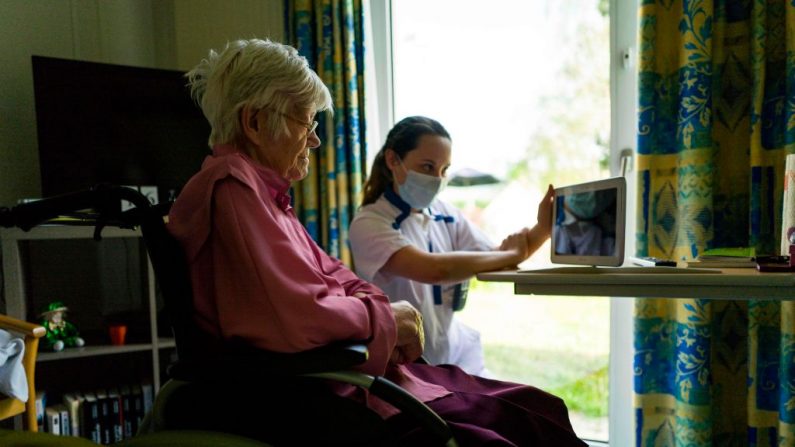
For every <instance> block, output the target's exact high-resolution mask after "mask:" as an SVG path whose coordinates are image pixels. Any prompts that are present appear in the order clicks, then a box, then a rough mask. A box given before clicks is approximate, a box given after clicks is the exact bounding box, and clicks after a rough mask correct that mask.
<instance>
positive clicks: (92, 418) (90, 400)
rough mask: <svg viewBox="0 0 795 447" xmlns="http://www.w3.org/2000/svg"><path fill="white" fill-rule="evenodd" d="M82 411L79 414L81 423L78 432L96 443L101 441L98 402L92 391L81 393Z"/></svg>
mask: <svg viewBox="0 0 795 447" xmlns="http://www.w3.org/2000/svg"><path fill="white" fill-rule="evenodd" d="M82 408H83V411H82V414H81V416H82V417H81V419H82V425H81V428H80V433H82V434H83V437H84V438H88V439H90V440H92V441H94V442H95V443H97V444H100V443H101V442H102V428H101V427H100V414H99V402H97V396H96V395H95V394H94V393H91V392H88V393H84V394H83V405H82Z"/></svg>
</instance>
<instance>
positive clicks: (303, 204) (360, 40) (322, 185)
mask: <svg viewBox="0 0 795 447" xmlns="http://www.w3.org/2000/svg"><path fill="white" fill-rule="evenodd" d="M285 12H286V18H285V21H286V29H287V36H288V40H289V43H290V44H291V45H293V46H295V47H296V48H298V51H299V52H300V53H301V54H302V55H303V56H305V57H306V58H307V59H308V60H309V63H310V64H311V65H312V68H314V69H315V71H317V73H318V75H319V76H320V78H321V79H323V82H325V84H326V85H327V86H328V88H329V90H331V95H332V97H333V99H334V115H333V117H331V116H328V114H325V116H320V117H319V119H318V121H320V125H319V126H318V131H317V132H318V136H320V139H321V141H322V146H321V147H320V148H318V150H317V151H314V152H313V153H312V159H311V160H310V173H309V175H308V176H307V178H306V179H304V180H302V181H301V182H300V183H299V184H297V185H296V186H295V187H294V188H293V197H294V205H295V210H296V213H297V215H298V217H299V219H301V221H302V222H303V223H304V225H305V226H306V228H307V230H309V233H310V234H311V235H312V237H313V238H314V239H315V241H316V242H317V243H318V244H319V245H320V246H321V247H323V248H324V249H325V250H326V251H327V252H328V253H329V254H330V255H332V256H335V257H337V258H339V259H340V260H342V261H343V262H344V263H346V264H347V265H349V266H350V265H351V254H350V249H349V247H348V225H349V224H350V221H351V219H352V218H353V213H354V211H355V210H356V206H357V204H358V203H359V201H360V195H361V191H362V173H363V172H364V170H365V163H366V159H367V158H366V156H365V138H364V135H365V120H364V35H363V22H364V16H363V12H362V3H361V0H286V2H285Z"/></svg>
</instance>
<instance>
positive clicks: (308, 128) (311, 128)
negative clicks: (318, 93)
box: [274, 110, 317, 135]
mask: <svg viewBox="0 0 795 447" xmlns="http://www.w3.org/2000/svg"><path fill="white" fill-rule="evenodd" d="M274 112H276V111H275V110H274ZM276 113H278V114H279V115H281V116H283V117H285V118H287V119H290V120H293V121H295V122H296V123H298V124H300V125H302V126H304V127H305V128H306V133H307V135H308V134H311V133H312V132H314V131H315V129H317V121H312V122H309V123H306V122H303V121H301V120H299V119H298V118H296V117H294V116H292V115H288V114H287V113H282V112H276Z"/></svg>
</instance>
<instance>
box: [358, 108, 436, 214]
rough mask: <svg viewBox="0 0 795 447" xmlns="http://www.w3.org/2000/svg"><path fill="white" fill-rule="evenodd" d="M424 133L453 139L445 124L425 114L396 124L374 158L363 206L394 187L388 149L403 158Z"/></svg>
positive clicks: (365, 185) (365, 189) (414, 146)
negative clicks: (387, 153) (388, 165)
mask: <svg viewBox="0 0 795 447" xmlns="http://www.w3.org/2000/svg"><path fill="white" fill-rule="evenodd" d="M423 135H436V136H440V137H444V138H447V139H448V140H450V139H451V138H450V134H449V133H447V130H446V129H445V128H444V126H442V125H441V124H440V123H439V122H438V121H436V120H432V119H430V118H426V117H424V116H410V117H408V118H403V119H402V120H400V122H399V123H397V124H395V127H393V128H392V130H390V131H389V134H388V135H387V136H386V142H384V145H383V146H382V147H381V150H380V151H378V154H376V156H375V160H373V168H372V170H371V172H370V176H369V177H368V178H367V181H366V182H365V184H364V198H363V199H362V206H365V205H369V204H371V203H374V202H375V201H376V200H378V198H379V197H381V194H383V193H384V191H386V189H387V188H391V187H392V182H393V181H394V179H393V178H392V171H390V170H389V167H387V165H386V155H385V154H386V151H387V149H392V150H393V151H395V153H396V154H397V156H398V157H400V158H401V159H403V158H404V157H405V156H406V154H407V153H409V152H411V151H413V150H414V149H416V148H417V144H418V143H419V141H420V137H422V136H423Z"/></svg>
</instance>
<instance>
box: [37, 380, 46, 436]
mask: <svg viewBox="0 0 795 447" xmlns="http://www.w3.org/2000/svg"><path fill="white" fill-rule="evenodd" d="M46 406H47V393H45V392H44V391H39V390H37V391H36V425H38V426H39V427H38V428H39V431H41V432H43V431H44V407H46Z"/></svg>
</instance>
